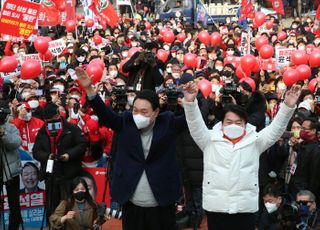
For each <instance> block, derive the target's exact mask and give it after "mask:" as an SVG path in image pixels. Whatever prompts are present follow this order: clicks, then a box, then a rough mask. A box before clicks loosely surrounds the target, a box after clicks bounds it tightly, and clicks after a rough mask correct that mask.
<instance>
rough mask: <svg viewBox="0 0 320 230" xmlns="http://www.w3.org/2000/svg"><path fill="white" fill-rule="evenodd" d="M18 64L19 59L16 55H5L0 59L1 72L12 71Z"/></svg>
mask: <svg viewBox="0 0 320 230" xmlns="http://www.w3.org/2000/svg"><path fill="white" fill-rule="evenodd" d="M17 66H18V60H17V58H16V57H15V56H5V57H3V58H2V59H1V61H0V72H3V73H11V72H13V71H14V70H15V69H16V68H17Z"/></svg>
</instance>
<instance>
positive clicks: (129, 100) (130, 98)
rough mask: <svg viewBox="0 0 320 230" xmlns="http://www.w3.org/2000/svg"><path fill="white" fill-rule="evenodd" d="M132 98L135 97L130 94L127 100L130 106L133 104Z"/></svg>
mask: <svg viewBox="0 0 320 230" xmlns="http://www.w3.org/2000/svg"><path fill="white" fill-rule="evenodd" d="M134 98H135V97H132V96H130V97H129V96H128V98H127V100H128V105H130V106H132V105H133V101H134Z"/></svg>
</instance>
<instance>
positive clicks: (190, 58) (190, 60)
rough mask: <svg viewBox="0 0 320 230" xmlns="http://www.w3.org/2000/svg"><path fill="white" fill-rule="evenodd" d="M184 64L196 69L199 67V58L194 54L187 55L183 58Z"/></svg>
mask: <svg viewBox="0 0 320 230" xmlns="http://www.w3.org/2000/svg"><path fill="white" fill-rule="evenodd" d="M183 61H184V64H185V65H186V66H188V67H191V68H195V67H197V56H196V55H195V54H193V53H187V54H185V55H184V58H183Z"/></svg>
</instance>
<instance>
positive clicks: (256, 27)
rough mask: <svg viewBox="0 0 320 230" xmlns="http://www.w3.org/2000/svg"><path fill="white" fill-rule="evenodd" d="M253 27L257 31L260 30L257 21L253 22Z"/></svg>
mask: <svg viewBox="0 0 320 230" xmlns="http://www.w3.org/2000/svg"><path fill="white" fill-rule="evenodd" d="M252 25H253V28H255V29H258V28H259V25H258V23H257V22H256V21H253V23H252Z"/></svg>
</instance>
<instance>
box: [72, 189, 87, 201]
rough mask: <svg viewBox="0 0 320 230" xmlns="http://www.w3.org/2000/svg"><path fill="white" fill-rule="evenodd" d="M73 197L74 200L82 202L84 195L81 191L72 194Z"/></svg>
mask: <svg viewBox="0 0 320 230" xmlns="http://www.w3.org/2000/svg"><path fill="white" fill-rule="evenodd" d="M73 196H74V198H75V199H76V200H78V201H82V200H84V198H85V196H86V193H85V192H82V191H81V192H77V193H73Z"/></svg>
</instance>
